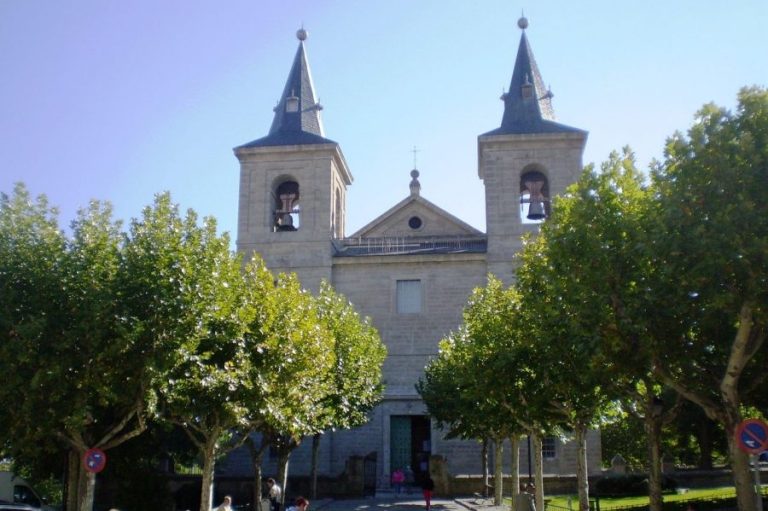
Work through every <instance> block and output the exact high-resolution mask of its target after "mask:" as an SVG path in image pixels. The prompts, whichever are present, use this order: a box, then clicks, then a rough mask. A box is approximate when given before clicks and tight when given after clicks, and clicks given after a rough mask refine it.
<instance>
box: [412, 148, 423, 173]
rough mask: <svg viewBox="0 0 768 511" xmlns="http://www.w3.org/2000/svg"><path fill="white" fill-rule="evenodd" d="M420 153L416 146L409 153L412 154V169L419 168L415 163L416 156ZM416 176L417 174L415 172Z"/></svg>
mask: <svg viewBox="0 0 768 511" xmlns="http://www.w3.org/2000/svg"><path fill="white" fill-rule="evenodd" d="M420 151H421V149H419V148H417V147H416V146H413V149H411V152H412V153H413V169H414V170H416V169H417V168H419V166H418V165H417V162H416V155H417V154H418V153H419V152H420ZM417 174H418V172H417Z"/></svg>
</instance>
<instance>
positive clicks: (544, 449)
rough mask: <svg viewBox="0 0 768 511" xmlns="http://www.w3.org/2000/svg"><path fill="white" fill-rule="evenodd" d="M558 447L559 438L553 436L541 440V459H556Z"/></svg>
mask: <svg viewBox="0 0 768 511" xmlns="http://www.w3.org/2000/svg"><path fill="white" fill-rule="evenodd" d="M556 445H557V438H555V437H553V436H545V437H544V438H542V439H541V457H542V458H544V459H545V460H547V459H549V460H551V459H553V458H554V457H555V447H556Z"/></svg>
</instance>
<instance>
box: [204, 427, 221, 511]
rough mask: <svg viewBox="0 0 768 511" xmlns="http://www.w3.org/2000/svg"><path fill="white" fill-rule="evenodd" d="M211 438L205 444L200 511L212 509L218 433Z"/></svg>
mask: <svg viewBox="0 0 768 511" xmlns="http://www.w3.org/2000/svg"><path fill="white" fill-rule="evenodd" d="M211 438H212V439H211V440H208V441H207V442H206V444H205V448H204V451H203V452H202V453H201V454H202V455H203V474H202V481H201V484H202V488H200V511H211V507H212V499H213V494H212V492H211V487H212V486H213V471H214V469H215V464H216V440H215V439H216V438H218V435H212V436H211Z"/></svg>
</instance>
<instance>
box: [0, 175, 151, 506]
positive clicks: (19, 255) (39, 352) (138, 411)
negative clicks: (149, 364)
mask: <svg viewBox="0 0 768 511" xmlns="http://www.w3.org/2000/svg"><path fill="white" fill-rule="evenodd" d="M0 231H1V232H2V234H0V240H1V241H0V245H1V246H0V265H2V269H0V279H1V282H0V288H2V297H0V309H1V310H2V311H3V313H2V319H1V320H0V321H2V328H0V336H2V338H3V339H2V342H0V363H1V364H2V366H3V367H5V368H7V370H6V376H5V378H4V379H3V382H2V384H1V385H0V388H1V390H0V395H1V396H2V397H1V398H0V399H2V400H3V401H4V402H8V401H7V400H11V402H13V403H14V404H15V406H14V407H15V408H16V409H17V410H18V413H15V414H13V416H12V418H10V417H9V418H8V420H7V421H5V422H4V424H3V426H2V428H3V430H4V433H5V434H7V435H8V438H11V439H12V440H11V441H12V442H13V449H12V451H11V452H12V453H13V451H14V450H17V451H20V450H24V451H27V455H29V452H40V455H44V454H45V453H44V452H41V449H45V448H47V449H50V448H51V446H52V443H51V441H50V440H51V438H56V439H58V440H60V441H62V442H64V443H65V444H66V445H67V447H68V448H69V450H70V463H69V467H70V470H69V474H70V479H69V482H68V486H69V492H68V494H69V495H70V497H71V499H70V501H69V503H68V505H69V507H71V508H73V509H76V508H78V509H81V510H83V511H86V510H89V509H90V508H91V507H92V502H93V487H94V483H95V478H94V475H93V474H92V473H88V474H86V473H84V471H83V470H82V469H81V468H80V467H82V464H81V462H80V460H81V459H82V456H83V454H84V453H85V452H86V450H87V449H89V448H100V449H102V450H105V451H106V450H109V449H111V448H113V447H115V446H117V445H120V444H122V443H123V442H125V441H127V440H129V439H131V438H133V437H135V436H136V435H138V434H140V433H141V432H142V431H144V429H146V422H145V418H146V414H147V413H148V409H149V408H151V403H152V400H151V394H150V385H149V383H150V381H151V378H150V377H149V375H148V372H147V371H146V370H145V362H146V355H145V353H146V352H145V350H146V346H145V345H142V344H141V343H138V342H136V331H135V330H134V329H133V328H132V327H131V325H130V324H129V322H127V321H126V318H127V314H126V311H125V310H124V309H123V308H122V303H121V302H120V301H119V300H115V297H116V296H118V295H119V294H120V290H121V289H120V264H121V263H120V251H121V246H122V238H121V236H120V231H119V226H118V225H117V224H116V223H114V222H113V221H112V220H111V210H110V208H109V206H108V205H104V204H100V203H96V202H94V203H92V204H91V206H90V208H89V209H88V210H84V211H81V212H80V213H79V215H78V218H77V219H76V220H75V222H74V223H73V225H72V237H71V238H70V239H67V238H66V237H65V236H64V235H63V234H62V233H61V232H59V230H58V225H57V221H56V217H55V213H54V211H53V210H52V209H50V208H49V207H48V206H47V202H46V201H45V199H44V198H40V199H38V200H37V202H36V203H33V202H32V201H31V199H30V197H29V194H28V192H27V191H26V189H25V188H24V187H23V186H22V185H18V186H17V187H16V189H15V193H14V195H13V197H8V196H5V195H3V197H2V207H1V208H0ZM116 360H121V363H120V364H116V363H115V361H116ZM36 445H37V446H38V447H35V446H36ZM36 450H37V451H36Z"/></svg>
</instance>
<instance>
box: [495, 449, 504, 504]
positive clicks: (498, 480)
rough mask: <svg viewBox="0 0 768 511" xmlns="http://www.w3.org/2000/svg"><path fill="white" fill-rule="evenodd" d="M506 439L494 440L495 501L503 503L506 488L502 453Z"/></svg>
mask: <svg viewBox="0 0 768 511" xmlns="http://www.w3.org/2000/svg"><path fill="white" fill-rule="evenodd" d="M503 442H504V439H502V438H497V439H494V441H493V503H494V504H495V505H497V506H500V505H501V499H502V490H503V489H504V473H503V470H502V463H503V461H504V460H503V459H502V454H503V453H504V444H503Z"/></svg>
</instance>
